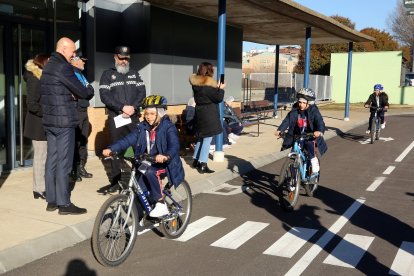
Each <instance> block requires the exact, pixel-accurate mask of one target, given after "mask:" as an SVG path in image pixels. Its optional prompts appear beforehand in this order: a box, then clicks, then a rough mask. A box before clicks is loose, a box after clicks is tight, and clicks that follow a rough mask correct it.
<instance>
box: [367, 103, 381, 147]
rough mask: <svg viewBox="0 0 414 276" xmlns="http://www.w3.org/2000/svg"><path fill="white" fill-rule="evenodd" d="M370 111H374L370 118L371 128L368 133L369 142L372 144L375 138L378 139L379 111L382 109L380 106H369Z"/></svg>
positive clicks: (379, 131) (379, 128) (379, 130)
mask: <svg viewBox="0 0 414 276" xmlns="http://www.w3.org/2000/svg"><path fill="white" fill-rule="evenodd" d="M369 109H370V111H371V112H374V116H373V117H372V119H371V129H370V135H371V144H374V141H375V140H379V138H380V133H381V120H380V116H379V114H378V113H379V112H382V111H383V108H382V107H372V106H371V107H370V108H369Z"/></svg>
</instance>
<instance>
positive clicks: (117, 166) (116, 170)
mask: <svg viewBox="0 0 414 276" xmlns="http://www.w3.org/2000/svg"><path fill="white" fill-rule="evenodd" d="M131 120H132V123H130V124H128V125H125V126H122V127H119V128H116V127H115V122H114V118H113V117H109V132H110V134H111V143H115V142H116V141H117V140H119V139H120V138H122V137H125V136H126V135H128V134H129V133H130V132H131V131H133V130H134V129H135V128H136V127H137V124H138V123H139V120H138V116H133V117H131ZM124 153H125V151H124V152H117V154H118V156H119V159H112V160H111V174H110V176H109V177H110V181H111V183H112V184H116V182H117V181H119V180H120V179H121V168H122V164H123V156H124Z"/></svg>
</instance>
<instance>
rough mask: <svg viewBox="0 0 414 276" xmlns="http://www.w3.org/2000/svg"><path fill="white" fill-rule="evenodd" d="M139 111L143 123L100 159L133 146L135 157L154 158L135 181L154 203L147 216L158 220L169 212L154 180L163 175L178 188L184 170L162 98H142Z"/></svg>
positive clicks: (104, 151)
mask: <svg viewBox="0 0 414 276" xmlns="http://www.w3.org/2000/svg"><path fill="white" fill-rule="evenodd" d="M142 107H143V108H144V121H142V122H141V123H139V124H138V125H137V128H136V129H135V130H134V131H133V132H131V133H129V134H128V135H127V136H125V137H123V138H121V139H119V140H118V141H116V142H115V143H114V144H112V145H110V146H109V147H108V148H107V149H104V150H103V155H104V156H110V155H111V153H112V152H123V151H124V150H126V149H127V148H128V147H129V146H133V147H134V153H135V157H139V156H140V155H142V154H144V153H147V154H149V155H150V156H154V157H155V163H153V164H152V165H151V166H150V167H149V169H148V170H147V172H146V174H145V175H141V176H140V178H139V179H138V181H139V183H140V184H141V185H142V184H145V185H146V186H147V187H148V188H149V190H150V191H151V195H152V199H153V201H154V202H156V204H155V207H154V209H153V210H152V211H151V212H150V214H149V215H150V216H151V217H162V216H165V215H167V214H168V213H169V211H168V208H167V205H166V204H165V203H164V196H163V195H162V192H161V191H162V187H161V186H160V185H161V184H160V182H159V181H158V176H159V175H160V173H162V172H163V171H164V172H165V171H166V173H167V175H168V179H169V181H171V183H172V184H173V185H174V186H178V185H179V184H180V183H181V182H182V181H183V180H184V169H183V165H182V163H181V159H180V155H179V150H180V142H179V139H178V132H177V129H176V128H175V125H174V124H173V123H172V122H171V121H170V119H169V118H168V116H167V115H166V109H167V100H166V99H165V98H164V97H163V96H158V95H151V96H148V97H146V98H145V99H144V100H143V103H142Z"/></svg>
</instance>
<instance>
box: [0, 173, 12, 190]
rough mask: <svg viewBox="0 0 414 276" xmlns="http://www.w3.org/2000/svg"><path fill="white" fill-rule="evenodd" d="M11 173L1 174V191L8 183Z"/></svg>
mask: <svg viewBox="0 0 414 276" xmlns="http://www.w3.org/2000/svg"><path fill="white" fill-rule="evenodd" d="M9 175H10V173H9V172H1V174H0V189H1V187H3V184H4V183H6V180H7V178H8V177H9Z"/></svg>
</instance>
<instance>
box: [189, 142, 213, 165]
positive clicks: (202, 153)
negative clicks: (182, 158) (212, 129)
mask: <svg viewBox="0 0 414 276" xmlns="http://www.w3.org/2000/svg"><path fill="white" fill-rule="evenodd" d="M212 139H213V137H204V138H198V141H197V144H196V147H195V149H194V155H193V159H197V160H198V161H199V162H203V163H207V161H208V153H209V151H210V144H211V140H212Z"/></svg>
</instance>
